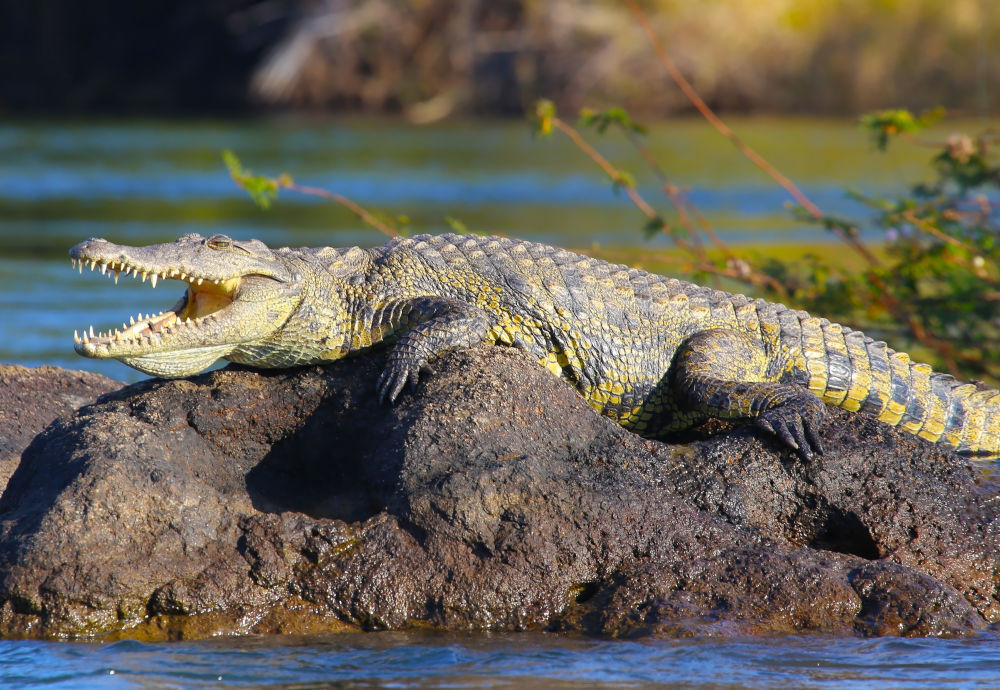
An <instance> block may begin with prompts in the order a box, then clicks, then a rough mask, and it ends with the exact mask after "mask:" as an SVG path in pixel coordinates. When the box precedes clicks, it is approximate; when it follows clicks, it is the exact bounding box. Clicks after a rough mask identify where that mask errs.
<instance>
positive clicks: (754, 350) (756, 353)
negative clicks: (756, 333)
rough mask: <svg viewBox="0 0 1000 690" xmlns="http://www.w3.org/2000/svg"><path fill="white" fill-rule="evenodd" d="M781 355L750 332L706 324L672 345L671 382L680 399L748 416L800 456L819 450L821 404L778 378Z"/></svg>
mask: <svg viewBox="0 0 1000 690" xmlns="http://www.w3.org/2000/svg"><path fill="white" fill-rule="evenodd" d="M784 369H785V361H784V360H783V359H782V358H781V357H778V356H774V355H772V354H769V353H768V352H767V350H766V349H765V347H764V343H763V342H762V341H761V340H760V339H759V338H754V337H753V336H752V335H750V334H747V333H743V332H740V331H736V330H730V329H723V328H717V329H710V330H705V331H700V332H698V333H695V334H694V335H692V336H689V337H688V338H687V339H686V340H685V341H684V342H683V343H681V346H680V347H679V348H678V350H677V354H676V356H675V358H674V364H673V379H672V382H673V387H674V390H675V392H676V394H677V395H678V397H679V398H680V399H681V400H684V401H686V402H687V403H688V404H689V405H691V406H692V407H693V408H694V409H696V410H698V411H699V412H702V413H704V414H706V415H709V416H711V417H721V418H725V419H733V418H737V419H752V420H754V422H755V423H756V425H757V426H759V427H761V428H762V429H765V430H766V431H768V432H770V433H772V434H775V435H776V436H778V437H779V438H780V439H781V440H782V441H784V442H785V443H786V444H788V445H789V446H790V447H791V448H794V449H795V450H797V451H798V452H799V453H800V454H801V455H802V456H803V457H804V458H806V459H811V458H812V456H813V452H814V451H815V452H820V453H821V452H822V447H821V446H820V442H819V438H818V437H817V434H816V431H817V427H818V425H819V422H820V420H821V419H822V418H823V416H824V414H825V412H826V407H825V405H824V404H823V402H822V401H821V400H820V399H819V398H817V397H816V396H815V395H813V394H812V393H810V392H809V391H808V390H806V389H804V388H802V387H801V386H797V385H793V384H789V383H782V382H781V380H780V379H781V377H782V374H783V373H784Z"/></svg>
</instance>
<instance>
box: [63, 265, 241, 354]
mask: <svg viewBox="0 0 1000 690" xmlns="http://www.w3.org/2000/svg"><path fill="white" fill-rule="evenodd" d="M71 261H72V262H73V267H74V268H78V269H79V270H80V272H81V273H82V272H83V267H84V266H90V270H92V271H93V270H98V269H100V271H101V273H102V274H104V275H107V276H109V277H113V278H114V281H115V283H117V282H118V278H119V276H121V275H122V274H124V275H131V276H132V277H135V278H141V279H142V281H143V282H145V281H146V279H147V278H148V279H149V281H150V283H151V284H152V286H153V287H154V288H155V287H156V284H157V282H158V281H159V280H167V279H176V280H181V281H184V282H186V283H187V290H186V291H185V292H184V295H183V296H182V297H181V299H180V300H179V301H178V302H177V304H175V305H174V306H173V307H172V308H170V309H168V310H166V311H161V312H160V313H159V314H145V315H143V314H142V313H140V314H138V315H137V316H133V317H131V318H130V319H129V323H128V324H125V323H123V324H122V327H121V329H114V330H111V331H107V332H104V331H100V332H95V331H94V327H93V326H90V327H89V328H86V329H84V332H83V335H80V334H79V333H77V332H76V331H74V332H73V340H74V342H75V343H76V350H77V352H79V353H80V354H82V355H86V356H88V357H111V356H114V355H115V351H116V350H120V349H128V350H131V349H134V348H136V347H138V348H142V347H144V346H145V347H154V346H157V345H159V344H160V341H162V340H163V339H164V338H165V337H166V336H168V335H174V334H177V335H182V334H183V335H187V336H189V337H188V338H185V340H186V341H188V342H196V341H197V331H198V329H199V328H201V327H202V326H204V325H205V324H206V322H208V321H210V320H212V319H214V318H216V316H217V315H218V314H219V313H220V312H222V311H224V310H225V309H226V308H227V307H228V306H229V305H230V304H232V303H233V300H234V299H236V293H237V290H238V289H239V287H240V283H241V282H242V280H241V278H239V277H236V278H229V279H227V280H221V279H215V280H209V279H205V278H201V277H198V276H193V275H188V274H186V273H183V272H181V271H178V270H176V269H171V270H164V271H160V272H158V273H157V272H148V271H143V270H142V269H140V268H137V267H136V266H133V265H130V264H127V263H123V262H117V261H101V260H98V259H72V260H71Z"/></svg>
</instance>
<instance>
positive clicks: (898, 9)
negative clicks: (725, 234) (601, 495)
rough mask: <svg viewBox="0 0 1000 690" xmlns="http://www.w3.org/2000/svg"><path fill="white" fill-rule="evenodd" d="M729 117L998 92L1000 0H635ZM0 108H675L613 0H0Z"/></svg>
mask: <svg viewBox="0 0 1000 690" xmlns="http://www.w3.org/2000/svg"><path fill="white" fill-rule="evenodd" d="M640 5H641V6H642V7H643V8H644V9H645V11H646V12H647V13H648V15H649V17H650V20H651V22H652V24H653V26H654V27H655V29H656V32H657V34H658V35H659V37H660V39H661V40H662V41H663V42H664V43H665V44H666V45H667V46H669V50H670V53H671V56H672V57H673V59H674V61H675V62H676V63H677V65H678V67H679V68H680V69H681V70H682V71H683V72H684V73H685V75H686V76H687V78H688V79H690V80H691V82H692V84H693V85H694V87H695V88H696V89H697V90H698V91H699V93H700V94H701V96H702V97H703V98H704V99H705V100H706V101H707V102H708V103H709V104H710V105H711V106H712V107H714V108H716V109H720V110H722V111H724V112H734V111H738V112H767V113H810V114H839V115H843V114H847V115H854V114H857V113H860V112H862V111H866V110H871V109H873V108H885V107H908V108H911V109H918V110H919V109H923V108H927V107H932V106H935V105H938V104H945V105H947V106H948V107H949V108H953V109H958V110H962V111H964V112H967V113H970V114H972V113H978V114H981V115H982V114H986V113H988V112H992V111H993V110H996V109H997V107H998V105H1000V102H998V99H1000V89H998V88H997V87H998V86H1000V64H998V61H997V53H996V51H995V49H994V46H996V45H1000V3H997V2H996V0H947V2H945V1H943V0H698V1H697V2H694V1H691V0H644V1H643V2H641V3H640ZM0 17H2V21H0V64H3V65H4V66H5V68H4V69H3V70H2V71H0V113H6V114H8V115H10V114H19V113H48V114H56V115H66V114H68V113H77V114H80V113H101V114H106V113H109V112H131V113H145V114H155V115H162V114H164V113H171V112H173V113H177V112H182V113H218V112H231V113H245V112H247V111H248V109H258V108H266V109H288V108H294V109H309V110H324V111H326V110H330V109H335V110H337V111H341V112H342V111H345V110H346V111H364V112H381V113H398V114H403V115H405V116H407V117H408V118H410V119H411V120H413V121H417V122H426V121H430V120H434V119H438V118H441V117H445V116H452V115H520V114H521V113H523V112H525V111H526V110H530V109H531V106H532V104H533V103H534V101H535V100H536V99H537V98H541V97H544V98H548V99H550V100H552V101H553V102H555V104H556V105H557V106H558V107H559V108H560V109H571V110H572V109H577V108H579V107H581V106H604V105H620V106H624V107H625V108H627V109H628V110H629V111H631V112H634V113H638V114H647V113H655V114H656V115H658V116H663V115H666V114H671V113H677V112H685V111H689V110H690V104H689V103H688V102H687V101H686V100H685V99H684V97H683V96H682V95H681V94H680V93H679V92H677V90H676V89H672V88H666V87H665V86H664V85H663V83H662V79H661V77H662V72H661V71H660V69H659V66H658V65H657V64H656V62H655V61H654V60H650V59H649V58H650V50H649V46H648V43H647V42H646V41H645V40H644V38H643V36H642V32H641V29H640V28H639V27H638V26H637V24H636V22H635V20H634V18H633V16H632V15H631V14H630V12H629V10H628V8H627V7H626V6H625V5H624V3H622V2H620V0H325V1H322V0H143V1H142V2H136V1H135V0H88V2H79V1H78V0H38V1H36V2H23V0H0Z"/></svg>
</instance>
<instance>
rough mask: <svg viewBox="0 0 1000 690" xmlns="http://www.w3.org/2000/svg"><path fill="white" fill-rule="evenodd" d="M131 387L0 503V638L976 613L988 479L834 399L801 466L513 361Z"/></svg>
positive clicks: (363, 364) (988, 522)
mask: <svg viewBox="0 0 1000 690" xmlns="http://www.w3.org/2000/svg"><path fill="white" fill-rule="evenodd" d="M383 363H384V354H382V353H373V354H371V355H367V356H364V357H359V358H356V359H351V360H345V361H342V362H338V363H335V364H332V365H329V366H327V367H322V368H320V367H312V368H304V369H297V370H288V371H271V372H266V371H265V372H260V371H251V370H248V369H242V368H238V367H231V368H229V369H226V370H222V371H217V372H212V373H209V374H204V375H202V376H198V377H195V378H192V379H189V380H179V381H147V382H142V383H139V384H135V385H132V386H129V387H127V388H124V389H122V390H121V391H118V392H116V393H112V394H110V395H106V396H105V397H104V398H102V400H101V401H100V402H99V403H98V404H95V405H90V406H87V407H85V408H83V409H81V410H79V411H78V412H77V413H76V414H75V416H73V417H72V418H63V419H60V420H58V421H56V422H55V423H54V424H52V425H51V426H49V427H48V428H47V429H46V430H45V431H44V433H42V434H41V435H40V436H39V437H38V438H37V439H36V440H35V441H34V442H33V443H32V444H31V446H30V447H29V448H28V449H27V450H26V451H25V452H24V454H23V460H22V462H21V464H20V466H19V467H18V468H17V471H16V472H15V474H14V476H13V477H12V478H11V480H10V484H9V487H8V490H7V491H6V493H5V494H4V495H3V497H2V498H0V602H2V605H0V631H2V632H3V633H4V634H6V635H8V636H31V637H47V636H60V635H104V636H108V637H135V638H141V639H162V638H168V637H170V638H176V637H198V636H205V635H213V634H224V633H249V632H264V633H270V632H316V631H331V630H337V631H339V630H362V629H364V630H377V629H387V628H388V629H400V628H410V627H419V628H428V627H429V628H437V629H447V630H479V629H490V630H529V629H536V630H537V629H543V630H556V631H573V632H583V633H588V634H600V635H612V636H634V635H645V634H656V635H746V634H775V633H792V632H822V633H832V634H855V635H931V634H961V633H968V632H974V631H978V630H982V629H984V628H986V627H987V626H988V625H990V624H993V623H996V622H997V621H998V620H1000V591H998V584H1000V577H998V574H1000V548H998V547H1000V538H998V532H1000V530H998V522H997V519H996V507H995V506H996V502H995V500H994V497H995V494H996V487H995V486H993V485H991V484H989V483H987V482H985V481H984V480H983V479H982V478H981V476H980V474H979V472H978V470H977V469H976V468H972V467H970V466H969V465H968V463H967V462H966V461H964V460H963V459H961V458H959V457H958V456H956V455H954V454H951V453H949V452H947V451H944V450H942V449H941V448H938V447H936V446H932V445H930V444H926V443H924V442H922V441H920V440H919V439H916V438H913V437H910V436H908V435H906V434H904V433H901V432H897V431H895V430H893V429H890V428H888V427H885V426H884V425H880V424H878V423H876V422H873V421H871V420H869V419H866V418H864V417H862V416H860V415H851V414H848V413H842V412H839V411H833V412H832V413H831V415H830V422H829V423H828V424H827V425H826V426H825V428H824V429H823V430H822V432H821V435H822V438H823V441H824V444H825V446H826V453H825V454H824V455H823V456H821V457H819V458H818V459H817V460H815V461H813V462H811V463H805V462H803V461H802V460H800V459H799V458H798V457H797V456H795V455H794V454H793V453H791V452H789V451H788V450H786V449H784V448H782V447H781V446H780V445H779V444H778V443H776V442H774V441H773V440H771V439H769V438H766V437H763V436H760V435H758V434H757V433H756V432H754V431H753V430H751V429H749V428H744V427H731V426H728V425H726V424H723V423H721V422H715V423H711V424H709V425H708V426H707V427H705V428H703V429H700V430H697V431H696V432H693V433H689V434H687V435H686V436H684V437H682V438H679V439H678V440H677V442H676V443H671V444H664V443H658V442H654V441H648V440H645V439H642V438H640V437H638V436H636V435H634V434H631V433H629V432H627V431H625V430H623V429H621V428H620V427H618V426H617V425H615V424H613V423H612V422H609V421H608V420H606V419H604V418H602V417H599V416H598V415H596V414H594V413H593V411H592V410H591V409H590V408H589V407H588V406H587V405H586V403H585V402H583V400H582V399H580V398H579V397H578V396H577V395H576V394H575V393H574V392H573V391H572V390H571V389H570V388H569V387H568V386H567V385H565V384H564V383H562V382H560V381H558V380H557V379H555V378H554V377H552V376H551V375H550V374H548V373H547V372H546V371H544V370H543V369H541V368H540V367H538V366H537V365H536V364H535V363H533V362H532V361H531V360H530V359H529V358H528V357H527V356H525V355H523V354H522V353H519V352H517V351H514V350H508V349H504V348H486V347H484V348H481V349H478V350H474V351H468V352H460V353H453V354H450V355H448V356H446V357H443V358H442V359H441V360H440V361H439V362H437V363H436V368H437V371H436V373H435V374H433V375H426V376H424V377H423V379H422V381H421V383H420V384H419V385H418V387H417V390H416V391H413V392H406V393H404V394H403V395H402V396H401V398H400V400H399V401H398V402H397V404H396V405H395V406H393V407H382V406H379V405H378V404H377V403H376V401H375V395H374V391H375V380H376V378H377V376H378V373H379V372H380V370H381V367H382V365H383Z"/></svg>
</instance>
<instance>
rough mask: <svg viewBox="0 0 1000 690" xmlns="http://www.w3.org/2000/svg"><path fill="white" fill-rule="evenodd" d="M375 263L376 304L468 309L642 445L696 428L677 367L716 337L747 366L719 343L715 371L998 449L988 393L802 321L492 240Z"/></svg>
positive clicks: (415, 248) (397, 246) (983, 450)
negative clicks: (688, 351)
mask: <svg viewBox="0 0 1000 690" xmlns="http://www.w3.org/2000/svg"><path fill="white" fill-rule="evenodd" d="M373 251H374V252H375V256H376V259H375V265H376V266H377V273H378V274H379V275H380V276H381V278H380V279H381V281H382V285H383V288H382V289H383V291H384V292H385V293H386V295H384V296H390V295H392V294H393V292H394V291H395V292H397V293H400V294H403V295H420V294H440V295H445V296H448V297H453V298H455V299H458V300H462V301H465V302H468V303H471V304H474V305H476V306H477V307H479V308H481V309H482V310H484V311H485V312H488V313H489V314H491V315H492V317H493V319H494V324H493V326H492V328H491V330H490V332H489V335H488V337H487V339H488V340H489V341H493V342H497V343H502V344H509V345H516V346H519V347H522V348H523V349H525V350H527V351H528V352H530V353H532V354H534V355H535V356H536V357H538V359H539V361H540V362H541V363H542V364H544V365H545V366H546V367H547V368H548V369H550V370H551V371H552V372H553V373H555V374H556V375H558V376H560V377H562V378H564V379H565V380H567V381H569V382H570V383H571V384H573V385H574V386H575V387H576V388H577V389H578V390H579V392H580V393H581V394H582V395H583V396H584V398H585V399H586V400H587V401H588V402H589V403H590V404H591V405H592V406H593V407H594V408H595V409H597V410H598V411H600V412H601V413H602V414H604V415H606V416H609V417H611V418H612V419H615V420H616V421H618V422H619V423H621V424H623V425H624V426H626V427H627V428H630V429H633V430H634V431H637V432H639V433H642V434H643V435H646V436H654V437H655V436H659V435H661V434H662V433H664V432H669V431H672V430H676V429H681V428H685V427H688V426H690V425H691V424H692V423H694V422H697V421H699V420H700V419H703V418H704V417H705V414H704V409H702V410H699V409H696V408H695V407H693V406H691V405H690V404H689V403H690V398H691V396H686V397H687V398H688V399H682V398H684V397H685V396H683V395H682V396H680V397H679V395H678V394H679V389H678V387H677V386H676V385H675V381H673V380H672V376H673V374H672V367H673V366H674V364H675V361H676V358H677V357H678V352H679V349H680V348H681V347H682V345H683V344H684V343H686V342H687V341H688V339H689V338H690V337H692V336H693V335H695V334H699V333H705V332H711V331H718V332H719V333H726V332H731V333H732V332H735V333H739V334H742V335H741V336H740V337H743V338H745V339H746V340H747V341H749V342H752V343H753V344H754V347H753V349H752V354H751V355H749V356H748V358H749V359H751V360H753V361H750V362H741V361H736V360H738V359H739V358H740V357H747V355H745V354H744V353H741V352H738V351H729V350H728V349H727V348H728V345H722V344H720V345H719V346H717V348H716V351H715V352H712V353H710V359H712V360H713V361H712V364H713V366H714V367H719V366H721V367H722V368H723V369H730V370H734V371H735V370H740V371H742V372H744V373H745V372H747V371H750V370H753V371H755V372H757V373H756V374H755V375H754V380H757V381H774V382H778V381H782V382H785V383H787V384H792V385H796V386H801V387H802V388H805V389H808V390H809V391H810V392H811V393H813V394H814V395H815V396H817V397H818V398H820V399H822V400H823V401H824V402H826V403H827V404H831V405H836V406H839V407H842V408H844V409H848V410H851V411H858V410H862V411H864V412H866V413H869V414H871V415H872V416H875V417H876V418H878V419H880V420H882V421H885V422H888V423H890V424H893V425H899V426H901V427H903V428H904V429H906V430H907V431H910V432H911V433H914V434H919V435H920V436H922V437H924V438H926V439H927V440H930V441H937V440H941V441H946V442H947V443H949V444H950V445H952V446H954V447H955V448H957V449H959V450H961V451H963V452H967V453H980V454H984V455H996V454H997V453H998V451H1000V447H998V446H1000V410H998V409H997V408H998V407H1000V394H997V392H996V391H992V390H980V389H978V388H977V387H976V386H973V385H970V384H962V383H960V382H957V381H955V380H954V379H952V378H951V377H950V376H946V375H942V374H936V373H934V372H932V371H931V369H930V367H928V366H927V365H925V364H920V363H916V362H911V361H910V360H909V358H908V357H907V356H906V355H905V354H904V353H897V352H895V351H893V350H892V349H890V348H888V346H886V344H885V343H882V342H878V341H874V340H872V339H871V338H868V337H866V336H865V335H864V334H863V333H860V332H858V331H852V330H850V329H848V328H844V327H841V326H840V325H838V324H835V323H831V322H830V321H828V320H826V319H822V318H816V317H813V316H810V315H809V314H808V313H806V312H803V311H797V310H791V309H788V308H786V307H785V306H784V305H781V304H774V303H770V302H767V301H765V300H760V299H753V300H752V299H749V298H747V297H745V296H743V295H738V294H736V295H734V294H730V293H727V292H723V291H720V290H713V289H710V288H705V287H701V286H698V285H694V284H692V283H687V282H684V281H680V280H676V279H673V278H666V277H663V276H659V275H656V274H652V273H648V272H646V271H642V270H638V269H634V268H630V267H627V266H623V265H616V264H610V263H607V262H604V261H601V260H598V259H594V258H591V257H587V256H583V255H580V254H576V253H574V252H570V251H567V250H565V249H559V248H555V247H551V246H548V245H544V244H538V243H533V242H526V241H522V240H514V239H508V238H501V237H480V236H472V235H437V236H432V235H423V236H418V237H414V238H411V239H397V240H393V241H391V242H389V243H388V244H386V245H384V246H383V247H380V248H377V249H375V250H373ZM718 342H719V343H725V342H727V341H725V340H724V339H723V340H719V341H718ZM733 380H738V379H733ZM748 390H749V389H748ZM681 392H683V391H681ZM694 393H695V394H696V395H695V397H697V396H698V395H702V394H703V393H704V391H695V392H694ZM727 395H729V394H727ZM751 397H752V396H751ZM757 404H760V401H759V400H751V399H750V397H748V398H747V399H746V400H742V401H741V400H740V399H739V395H738V394H736V397H732V395H730V397H728V398H727V399H726V401H725V406H728V407H729V408H730V409H728V410H727V409H725V406H723V407H713V408H712V410H711V412H710V414H711V415H714V416H720V415H724V416H725V415H726V413H727V412H729V413H732V414H733V415H734V416H744V415H749V416H754V415H756V414H757V413H756V412H755V411H754V410H752V409H750V407H752V406H753V405H757ZM744 408H746V409H744Z"/></svg>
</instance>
